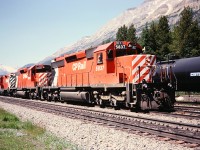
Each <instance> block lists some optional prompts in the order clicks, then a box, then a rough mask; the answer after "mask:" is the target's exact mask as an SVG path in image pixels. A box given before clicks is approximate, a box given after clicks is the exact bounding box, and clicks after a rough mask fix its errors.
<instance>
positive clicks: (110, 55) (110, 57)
mask: <svg viewBox="0 0 200 150" xmlns="http://www.w3.org/2000/svg"><path fill="white" fill-rule="evenodd" d="M107 58H108V59H113V50H112V49H110V50H108V51H107Z"/></svg>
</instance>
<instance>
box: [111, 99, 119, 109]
mask: <svg viewBox="0 0 200 150" xmlns="http://www.w3.org/2000/svg"><path fill="white" fill-rule="evenodd" d="M112 105H113V107H114V109H115V110H120V107H119V104H118V102H117V101H116V100H115V99H113V98H112Z"/></svg>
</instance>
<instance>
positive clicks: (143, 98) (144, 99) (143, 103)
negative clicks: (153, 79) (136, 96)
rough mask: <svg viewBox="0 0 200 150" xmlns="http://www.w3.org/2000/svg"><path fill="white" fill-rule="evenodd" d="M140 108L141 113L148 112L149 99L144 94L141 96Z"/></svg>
mask: <svg viewBox="0 0 200 150" xmlns="http://www.w3.org/2000/svg"><path fill="white" fill-rule="evenodd" d="M140 107H141V110H143V111H148V110H149V109H150V99H149V97H148V96H147V95H145V94H143V95H141V102H140Z"/></svg>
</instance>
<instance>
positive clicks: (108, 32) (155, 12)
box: [40, 0, 200, 63]
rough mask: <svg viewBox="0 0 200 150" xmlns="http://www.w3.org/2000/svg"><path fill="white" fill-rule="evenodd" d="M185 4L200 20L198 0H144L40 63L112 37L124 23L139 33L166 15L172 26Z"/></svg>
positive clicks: (199, 3)
mask: <svg viewBox="0 0 200 150" xmlns="http://www.w3.org/2000/svg"><path fill="white" fill-rule="evenodd" d="M187 6H189V7H191V8H192V9H193V11H194V13H195V17H196V18H197V19H198V20H199V22H200V17H199V16H200V0H145V1H144V3H143V4H141V5H140V6H138V7H137V8H130V9H127V10H126V11H124V12H123V13H122V14H120V15H119V16H117V17H116V18H113V19H112V20H111V21H109V22H108V23H107V24H106V25H104V26H103V27H102V28H101V29H100V30H99V31H97V32H96V33H94V34H93V35H91V36H87V37H83V38H82V39H80V40H79V41H77V42H75V43H74V44H72V45H69V46H66V47H64V48H61V49H60V50H58V51H57V52H55V53H54V54H53V55H51V56H48V57H47V58H45V59H44V60H43V61H41V62H40V63H49V62H50V60H52V59H53V58H55V57H57V56H60V55H62V54H64V53H71V52H74V51H79V50H82V49H87V48H90V47H91V46H97V45H99V44H101V43H102V42H103V41H105V40H107V39H114V38H115V35H116V32H117V30H118V28H119V27H121V26H122V25H124V24H125V25H126V26H130V24H132V23H133V24H134V26H135V28H136V29H137V34H138V35H139V34H140V33H141V31H142V29H143V27H144V26H145V24H146V23H147V22H148V23H150V22H152V21H157V20H158V19H159V18H160V17H161V16H164V15H165V16H168V19H169V23H170V25H171V26H173V25H175V24H176V23H177V22H178V20H179V16H180V13H181V12H182V10H183V9H184V7H187Z"/></svg>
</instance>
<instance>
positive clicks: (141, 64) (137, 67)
mask: <svg viewBox="0 0 200 150" xmlns="http://www.w3.org/2000/svg"><path fill="white" fill-rule="evenodd" d="M155 63H156V56H154V55H135V56H133V61H132V78H133V81H132V82H133V83H141V82H142V80H146V81H147V82H151V81H152V74H153V70H154V66H155Z"/></svg>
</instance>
